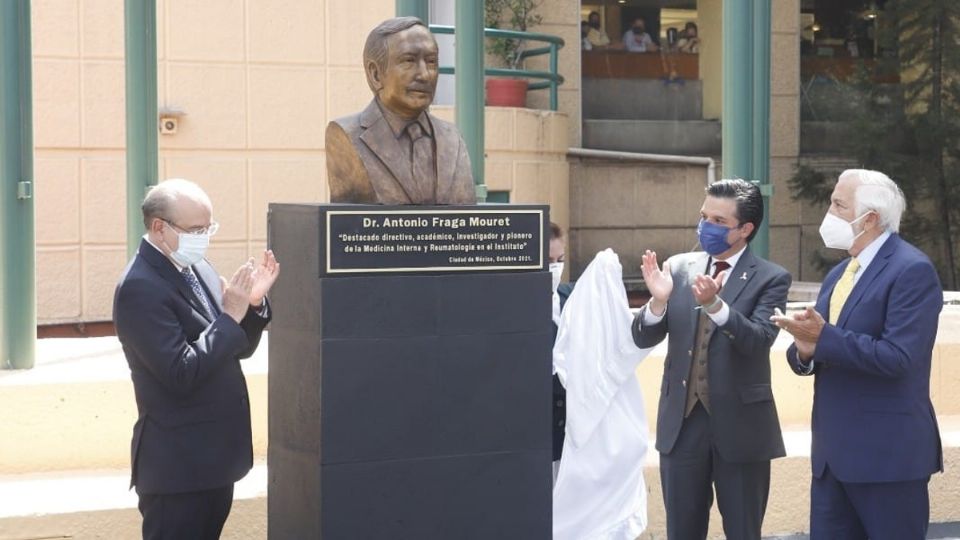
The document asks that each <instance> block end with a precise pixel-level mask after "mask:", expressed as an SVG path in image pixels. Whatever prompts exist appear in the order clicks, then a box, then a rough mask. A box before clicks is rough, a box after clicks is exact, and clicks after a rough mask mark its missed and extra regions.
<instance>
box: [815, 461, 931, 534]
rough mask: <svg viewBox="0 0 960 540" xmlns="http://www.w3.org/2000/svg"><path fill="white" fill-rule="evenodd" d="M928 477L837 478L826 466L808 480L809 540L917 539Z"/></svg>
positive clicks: (926, 505)
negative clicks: (868, 480) (900, 479)
mask: <svg viewBox="0 0 960 540" xmlns="http://www.w3.org/2000/svg"><path fill="white" fill-rule="evenodd" d="M929 481H930V478H929V477H928V478H924V479H922V480H910V481H906V482H877V483H860V482H841V481H839V480H837V478H836V477H835V476H833V473H832V472H831V471H830V467H829V466H828V467H826V468H825V469H824V471H823V474H822V475H821V476H820V478H816V477H814V478H813V480H812V482H811V484H810V540H832V539H834V538H843V539H844V540H867V538H869V539H870V540H922V539H924V538H926V537H927V525H928V523H929V519H930V498H929V494H928V493H927V483H928V482H929Z"/></svg>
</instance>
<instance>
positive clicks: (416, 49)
mask: <svg viewBox="0 0 960 540" xmlns="http://www.w3.org/2000/svg"><path fill="white" fill-rule="evenodd" d="M437 57H438V48H437V41H436V40H435V39H434V38H433V34H431V33H430V29H429V28H427V26H426V25H425V24H424V23H423V21H421V20H420V19H418V18H417V17H396V18H393V19H387V20H386V21H383V22H382V23H380V24H379V25H377V27H376V28H374V29H373V30H372V31H371V32H370V35H368V36H367V42H366V44H365V45H364V47H363V67H364V70H365V71H366V74H367V84H369V85H370V90H372V91H373V93H374V95H376V96H377V97H378V98H379V100H380V103H381V104H383V106H384V107H386V108H387V109H389V110H390V111H391V112H393V113H394V114H397V115H399V116H401V117H404V118H415V117H416V116H418V115H419V114H420V113H421V112H423V111H425V110H426V109H427V108H428V107H430V103H432V102H433V94H434V91H436V89H437V78H438V76H439V71H438V66H439V64H438V61H437Z"/></svg>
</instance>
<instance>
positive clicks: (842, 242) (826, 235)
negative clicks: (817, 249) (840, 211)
mask: <svg viewBox="0 0 960 540" xmlns="http://www.w3.org/2000/svg"><path fill="white" fill-rule="evenodd" d="M869 213H870V211H867V212H864V213H863V215H861V216H860V217H858V218H857V219H855V220H853V221H850V222H848V221H846V220H845V219H843V218H841V217H838V216H835V215H834V214H831V213H830V212H827V215H825V216H823V223H821V224H820V238H823V244H824V245H825V246H827V247H828V248H834V249H843V250H848V249H850V248H851V247H853V243H854V241H856V239H857V238H859V237H860V235H861V234H863V233H864V232H865V231H860V232H859V233H856V234H854V233H853V224H854V223H856V222H858V221H860V220H861V219H863V218H864V217H865V216H866V215H867V214H869Z"/></svg>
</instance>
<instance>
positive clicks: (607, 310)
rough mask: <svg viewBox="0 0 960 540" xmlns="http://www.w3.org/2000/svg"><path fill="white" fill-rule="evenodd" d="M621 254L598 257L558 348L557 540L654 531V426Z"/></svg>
mask: <svg viewBox="0 0 960 540" xmlns="http://www.w3.org/2000/svg"><path fill="white" fill-rule="evenodd" d="M632 322H633V316H632V315H631V314H630V308H629V307H628V305H627V296H626V292H625V291H624V288H623V280H622V267H621V266H620V261H619V258H618V257H617V254H616V253H614V252H613V251H612V250H610V249H607V250H605V251H602V252H600V253H598V254H597V256H596V257H595V258H594V259H593V262H591V263H590V265H589V266H588V267H587V269H586V270H585V271H584V273H583V275H582V276H581V277H580V279H579V280H577V285H576V287H575V288H574V290H573V294H571V295H570V298H568V299H567V302H566V305H565V306H564V308H563V313H562V315H561V317H560V328H559V331H558V333H557V341H556V344H555V345H554V348H553V361H554V364H555V366H556V370H557V374H558V375H559V377H560V380H561V382H562V383H563V385H564V387H565V388H566V390H567V425H566V438H565V440H564V443H563V457H562V460H561V462H560V473H559V476H558V478H557V482H556V484H555V485H554V488H553V538H554V540H634V538H636V537H637V535H639V534H640V533H641V532H642V531H643V530H644V528H646V525H647V493H646V487H645V485H644V482H643V464H644V458H645V456H646V452H647V437H648V433H647V420H646V416H645V414H644V408H643V395H642V393H641V391H640V384H639V382H638V381H637V377H636V374H635V370H636V368H637V364H639V363H640V361H641V360H643V359H644V358H645V357H646V356H647V354H649V352H650V349H638V348H637V346H636V345H635V344H634V343H633V337H632V336H631V332H630V325H631V324H632Z"/></svg>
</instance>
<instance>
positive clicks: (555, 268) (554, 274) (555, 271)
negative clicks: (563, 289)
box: [549, 262, 563, 292]
mask: <svg viewBox="0 0 960 540" xmlns="http://www.w3.org/2000/svg"><path fill="white" fill-rule="evenodd" d="M549 268H550V277H551V278H552V280H553V283H551V285H552V286H553V292H557V287H559V286H560V276H562V275H563V263H562V262H555V263H550V267H549Z"/></svg>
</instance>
